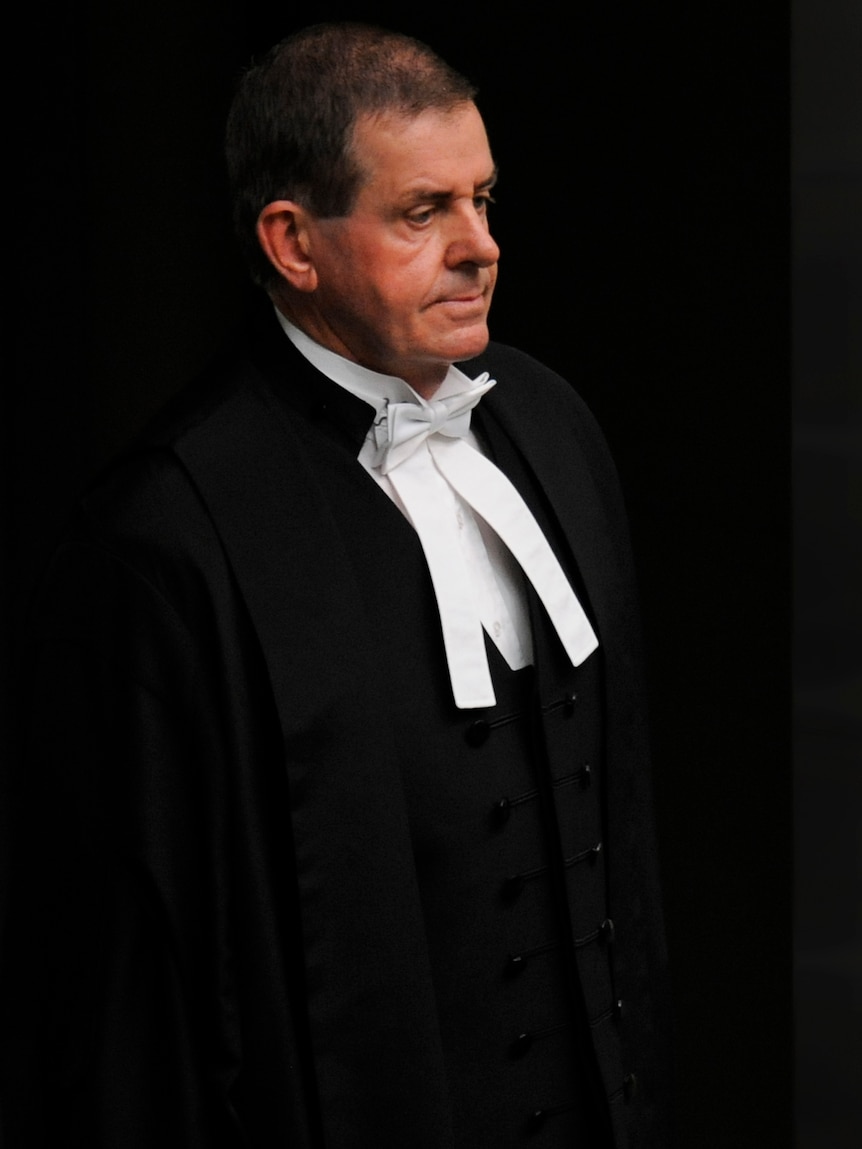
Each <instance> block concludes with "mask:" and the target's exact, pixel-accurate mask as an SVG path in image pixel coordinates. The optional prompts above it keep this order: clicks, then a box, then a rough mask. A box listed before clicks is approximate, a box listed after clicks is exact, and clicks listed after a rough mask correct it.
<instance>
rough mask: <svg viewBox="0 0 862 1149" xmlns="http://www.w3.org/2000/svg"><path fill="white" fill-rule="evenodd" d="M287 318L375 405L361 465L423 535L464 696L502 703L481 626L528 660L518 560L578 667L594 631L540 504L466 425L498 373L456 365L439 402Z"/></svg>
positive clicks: (299, 340)
mask: <svg viewBox="0 0 862 1149" xmlns="http://www.w3.org/2000/svg"><path fill="white" fill-rule="evenodd" d="M279 320H280V322H281V324H282V327H283V328H284V330H285V332H286V333H287V335H288V336H289V338H290V339H291V341H292V342H293V343H294V344H295V345H296V347H297V348H298V350H299V351H301V352H302V353H303V354H304V355H305V356H306V357H307V358H308V359H309V360H310V361H311V362H312V363H313V364H314V365H315V366H316V367H317V368H318V369H319V370H320V371H322V372H323V373H324V374H325V375H326V376H328V378H330V379H332V380H333V382H335V383H338V384H339V385H341V386H343V387H345V388H346V389H347V390H348V391H350V392H351V393H352V394H354V395H357V396H358V397H359V398H361V399H364V400H365V401H366V402H367V403H369V404H371V406H373V407H374V409H375V412H376V415H375V417H374V420H373V423H372V425H371V428H370V430H369V432H368V435H367V437H366V440H365V443H364V444H363V447H362V450H361V451H360V453H359V462H360V463H361V464H362V465H363V466H364V467H365V468H366V469H367V470H368V471H369V472H370V473H371V474H372V475H373V476H374V477H375V479H376V480H377V481H378V483H379V484H380V485H381V486H382V487H383V488H384V489H385V490H387V492H388V493H389V494H390V496H391V497H392V498H393V500H394V501H395V503H396V504H397V505H398V506H400V508H401V510H402V511H403V513H404V514H405V515H406V516H407V518H408V519H409V520H410V522H411V523H412V524H413V526H414V528H415V529H416V532H417V534H418V536H419V541H420V543H421V545H422V549H423V551H424V553H425V558H426V561H427V563H428V569H429V573H430V575H431V581H432V584H433V587H434V593H435V595H436V598H437V606H438V610H439V612H440V623H441V628H442V633H443V642H444V646H445V650H446V658H447V662H448V666H449V676H450V679H451V684H452V692H453V695H454V698H455V703H456V705H457V706H458V707H459V708H461V709H471V708H476V707H486V706H493V705H494V702H495V701H496V699H495V696H494V688H493V684H492V681H491V672H490V669H489V667H488V658H487V653H486V649H485V641H484V636H483V629H484V630H485V631H487V633H488V634H489V636H490V637H491V638H492V640H493V641H494V642H495V643H496V645H497V646H498V648H499V649H500V651H501V653H502V654H503V656H504V658H505V659H506V661H507V662H508V664H509V666H510V667H512V669H518V668H519V667H521V666H526V665H529V664H530V663H531V662H532V638H531V634H530V627H529V619H528V615H527V607H526V596H525V595H524V590H523V583H522V577H523V576H521V575H520V572H519V571H518V569H517V568H518V567H520V571H522V572H523V575H525V576H526V577H527V578H528V579H529V580H530V582H531V583H532V584H533V587H534V589H535V591H536V593H537V595H538V596H539V598H540V600H541V601H542V603H543V605H544V607H545V610H546V611H547V612H548V616H549V617H550V619H551V622H552V623H553V625H554V628H555V629H556V631H557V634H558V635H559V638H560V641H561V642H562V644H563V647H564V649H565V651H566V653H567V655H568V657H569V659H570V661H571V662H572V664H573V665H574V666H579V665H580V664H581V663H582V662H583V661H584V659H586V658H587V657H588V656H589V655H590V654H591V653H592V652H593V651H594V650H595V649H596V648H597V646H598V639H597V638H596V635H595V633H594V631H593V628H592V627H591V625H590V622H589V620H588V619H587V617H586V614H585V613H584V610H583V608H582V607H581V604H580V603H579V602H578V599H577V597H576V596H575V593H574V591H573V590H572V588H571V586H570V584H569V582H568V579H567V578H566V576H565V574H564V572H563V570H562V567H561V566H560V564H559V562H558V560H557V558H556V556H555V555H554V553H553V551H552V550H551V547H550V545H549V544H548V541H547V539H546V538H545V536H544V534H543V533H542V530H541V528H540V527H539V525H538V523H537V522H536V520H535V518H534V517H533V514H532V512H531V511H530V510H529V508H528V507H527V505H526V503H525V502H524V500H523V498H522V497H521V495H520V494H519V493H518V491H517V490H516V489H515V487H514V486H513V485H512V483H511V482H510V481H509V479H508V478H507V477H506V476H505V475H504V474H503V472H502V471H501V470H500V469H499V468H498V467H497V466H495V464H494V463H492V462H491V461H490V460H489V459H487V458H486V457H485V456H484V455H483V454H482V452H481V449H480V448H479V445H478V443H477V441H476V438H475V436H474V435H473V433H472V432H471V431H470V414H471V411H472V409H473V408H474V407H475V406H476V404H477V403H478V402H479V400H480V399H481V398H482V396H483V395H484V394H485V393H486V392H487V391H489V390H490V389H491V388H492V387H493V386H494V385H495V381H494V380H493V379H490V378H489V377H488V375H487V374H483V375H481V376H479V378H477V379H475V380H472V381H471V380H469V379H468V378H467V376H465V375H464V374H463V373H462V372H460V371H458V369H457V368H455V367H450V369H449V373H448V375H447V376H446V378H445V379H444V381H443V383H442V384H441V386H440V388H439V389H438V391H437V392H436V394H435V397H434V399H432V400H430V401H429V400H425V399H423V398H422V397H421V396H419V395H417V394H416V392H414V391H413V389H412V388H411V387H409V386H408V384H407V383H405V381H404V380H403V379H398V378H396V377H394V376H390V375H381V374H379V373H378V372H375V371H370V370H368V369H367V368H364V367H361V366H360V365H359V364H356V363H352V362H350V361H348V360H346V359H344V358H342V357H341V356H339V355H336V354H335V353H334V352H332V351H329V350H328V349H326V348H324V347H321V346H320V345H319V344H317V343H314V341H313V340H311V339H309V338H308V336H306V335H305V334H304V333H303V332H301V331H299V330H298V329H297V328H296V327H295V326H293V325H292V324H290V323H289V322H288V321H287V320H286V319H284V317H283V316H282V315H280V314H279ZM501 544H502V545H501ZM512 556H514V559H515V560H517V562H516V563H515V562H513V559H512Z"/></svg>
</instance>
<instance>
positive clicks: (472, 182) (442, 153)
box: [298, 104, 499, 395]
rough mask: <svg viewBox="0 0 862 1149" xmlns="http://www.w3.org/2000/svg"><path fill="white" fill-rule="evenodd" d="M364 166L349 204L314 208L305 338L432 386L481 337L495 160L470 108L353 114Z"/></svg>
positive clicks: (490, 258)
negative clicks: (342, 211)
mask: <svg viewBox="0 0 862 1149" xmlns="http://www.w3.org/2000/svg"><path fill="white" fill-rule="evenodd" d="M354 149H355V154H356V157H357V159H358V160H359V163H360V165H361V167H362V169H363V171H364V173H365V179H364V181H363V183H362V185H361V188H360V190H359V193H358V196H357V199H356V202H355V205H354V207H353V210H352V211H351V212H350V214H349V215H348V216H345V217H343V218H340V219H316V218H313V217H312V218H311V219H310V221H309V224H308V243H309V252H310V257H311V260H312V261H313V263H314V267H315V270H316V273H317V275H316V287H315V289H314V290H313V291H312V292H310V293H308V294H307V295H306V296H305V298H304V299H303V301H302V302H303V303H304V304H305V305H306V307H307V308H308V310H307V311H305V312H304V315H303V316H298V318H300V319H301V321H302V319H303V318H304V320H305V321H304V322H302V325H303V326H304V327H305V328H306V330H307V331H308V334H310V335H311V336H312V337H313V338H315V339H316V340H317V341H318V342H320V343H322V344H323V345H324V346H326V347H329V348H331V349H332V350H333V351H337V352H338V353H339V354H341V355H344V356H346V357H347V358H349V359H353V360H354V361H356V362H358V363H361V364H362V365H363V366H365V367H370V368H372V369H373V370H376V371H381V372H383V373H385V374H387V375H397V376H400V377H401V378H402V379H405V380H406V381H407V382H408V383H410V384H411V386H413V387H414V389H415V390H417V391H419V392H420V394H426V395H430V394H433V392H434V390H436V388H437V386H438V385H439V384H440V382H442V380H443V378H444V376H445V374H446V371H447V370H448V367H449V365H450V364H451V363H453V362H456V361H458V360H462V359H469V358H470V357H471V356H473V355H477V354H479V352H481V351H483V350H484V348H485V346H486V345H487V342H488V326H487V317H488V308H489V306H490V303H491V294H492V292H493V290H494V283H495V281H496V278H497V259H498V256H499V248H498V247H497V245H496V243H495V242H494V240H493V239H492V238H491V236H490V234H489V231H488V216H487V210H488V203H489V201H490V189H491V187H492V186H493V184H494V178H495V168H494V161H493V159H492V158H491V152H490V149H489V147H488V139H487V136H486V134H485V128H484V125H483V123H482V118H481V116H480V115H479V112H478V110H477V109H476V107H475V105H473V104H461V105H458V106H457V107H456V108H455V109H453V110H452V111H449V112H441V111H436V110H429V111H425V112H422V113H421V114H420V115H418V116H414V117H405V116H401V115H396V114H385V115H382V116H376V117H364V118H363V119H361V120H360V121H359V122H358V124H357V126H356V129H355V132H354Z"/></svg>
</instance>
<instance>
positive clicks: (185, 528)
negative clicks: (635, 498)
mask: <svg viewBox="0 0 862 1149" xmlns="http://www.w3.org/2000/svg"><path fill="white" fill-rule="evenodd" d="M267 327H268V329H266V330H261V331H260V332H258V333H257V334H256V336H255V338H254V340H253V341H252V343H251V344H250V349H246V350H244V351H243V353H242V354H240V355H237V356H236V357H229V358H227V359H226V360H225V361H224V362H223V363H222V364H221V365H220V367H219V368H218V370H216V371H213V372H211V373H209V374H208V376H207V378H206V380H205V381H204V382H203V386H202V387H201V388H199V389H198V390H197V391H196V392H195V395H194V397H193V399H190V400H184V403H183V405H182V406H181V408H180V409H179V410H175V411H173V412H172V413H171V414H170V416H168V417H166V419H165V420H163V422H162V424H161V426H160V427H159V428H157V429H155V430H154V431H153V432H152V434H150V435H148V437H147V439H146V441H144V442H142V443H141V444H139V446H138V447H137V448H136V449H135V450H134V451H133V452H131V453H130V455H129V456H128V457H126V458H124V459H123V460H121V461H120V462H118V463H116V464H115V465H114V466H113V467H112V468H111V470H110V472H109V473H108V474H107V475H105V476H104V477H103V478H102V479H101V480H100V482H99V483H98V484H97V485H95V486H94V488H93V489H92V490H91V491H90V492H89V494H88V495H87V497H86V498H85V499H84V501H83V504H82V507H81V510H80V514H79V516H78V520H77V522H76V524H75V527H74V530H73V531H72V533H71V536H70V538H69V540H68V541H67V542H66V543H65V544H64V545H63V546H62V547H61V548H60V550H59V551H58V553H57V554H56V555H55V557H54V559H53V562H52V564H51V567H50V570H49V571H48V573H47V577H46V580H45V585H44V588H43V590H42V592H41V595H40V599H39V605H38V609H37V612H36V617H35V620H34V624H33V627H32V632H31V633H32V636H33V637H32V649H31V654H32V663H33V669H32V671H31V672H30V679H31V682H32V689H31V693H30V699H29V709H30V715H31V722H30V727H31V730H32V734H31V738H30V745H29V750H28V762H29V763H30V764H31V765H30V775H29V780H28V784H29V785H30V786H31V787H32V789H33V791H34V793H31V795H30V797H29V805H28V808H29V810H31V811H38V817H37V819H36V820H35V824H34V825H32V826H30V825H29V824H27V823H23V824H27V825H28V829H27V833H26V835H24V837H25V838H26V841H25V843H24V849H23V851H22V853H21V855H20V860H19V862H18V866H19V871H18V875H17V878H16V885H17V888H18V890H19V892H20V891H22V890H27V891H28V894H27V898H26V901H27V902H28V905H29V908H30V910H31V911H33V910H34V908H35V909H36V912H35V913H33V914H32V920H31V921H30V922H29V923H28V924H27V926H26V927H24V926H17V927H16V929H15V937H14V939H13V941H12V944H11V946H10V949H11V951H12V957H11V958H10V963H9V966H10V969H11V977H12V978H14V979H15V984H16V986H17V987H18V988H17V989H16V991H15V996H16V998H17V1003H18V1009H17V1013H18V1016H19V1022H20V1019H21V1017H23V1020H24V1025H23V1027H21V1026H20V1025H19V1027H18V1028H15V1029H13V1030H12V1032H13V1033H14V1034H15V1037H14V1039H13V1042H12V1043H11V1059H10V1060H11V1062H12V1066H13V1068H12V1071H11V1072H12V1078H13V1089H12V1090H10V1094H11V1093H12V1092H13V1091H14V1095H15V1101H13V1102H12V1103H11V1104H10V1109H11V1112H12V1114H13V1119H12V1121H11V1122H10V1128H11V1130H12V1136H11V1144H12V1145H13V1146H15V1145H17V1144H18V1143H19V1138H20V1144H23V1145H29V1144H32V1145H34V1146H35V1145H42V1144H45V1145H51V1146H57V1147H60V1146H65V1145H69V1146H78V1145H80V1146H84V1145H86V1146H90V1147H94V1149H96V1147H100V1146H105V1147H111V1149H114V1147H115V1149H139V1147H140V1149H144V1147H147V1149H149V1147H151V1146H157V1145H164V1144H169V1145H178V1146H180V1145H181V1146H184V1147H188V1149H193V1147H196V1146H201V1147H206V1149H214V1147H216V1146H249V1147H255V1149H256V1147H258V1146H260V1147H261V1149H262V1147H264V1146H266V1147H269V1146H275V1145H283V1146H285V1147H287V1146H290V1147H291V1149H312V1147H314V1149H320V1147H322V1146H323V1145H326V1146H328V1147H329V1149H348V1147H349V1149H370V1147H372V1146H374V1147H375V1149H377V1147H383V1146H387V1147H389V1146H391V1147H393V1149H395V1147H399V1146H405V1147H406V1146H408V1145H409V1146H410V1147H411V1149H445V1146H447V1145H449V1144H450V1143H451V1136H452V1134H451V1112H450V1107H449V1101H448V1097H447V1085H446V1078H445V1071H444V1066H443V1058H442V1054H441V1046H440V1037H439V1026H438V1022H437V1018H436V1014H435V1010H436V1006H435V1000H434V995H433V990H432V986H431V976H430V969H429V958H428V952H427V945H426V940H425V933H424V927H423V920H422V909H421V904H420V899H419V896H418V892H417V881H416V874H415V867H414V858H413V852H412V843H411V833H410V827H409V824H408V817H407V810H406V803H405V800H404V794H403V779H402V774H401V766H402V764H401V763H400V762H399V757H398V753H397V750H396V745H397V738H396V730H397V724H398V723H399V721H401V719H402V716H401V715H399V713H398V707H397V706H394V705H393V696H395V697H397V692H396V691H394V690H393V687H392V683H391V681H389V680H388V679H387V667H388V665H390V664H389V663H388V661H387V655H386V651H385V650H381V649H380V647H379V643H380V640H381V631H382V632H383V633H384V634H385V635H386V636H388V640H389V641H395V642H397V641H398V638H397V636H398V630H399V628H398V620H399V618H401V617H404V615H405V612H415V611H419V612H420V614H422V615H423V617H424V616H427V619H426V620H425V622H424V623H423V625H426V626H427V629H428V631H429V633H431V634H433V635H434V637H433V638H432V639H431V640H430V641H429V647H431V648H432V650H433V653H432V656H431V657H430V658H429V655H428V650H427V649H425V650H422V651H419V652H413V651H411V650H403V651H400V652H399V653H398V660H400V661H398V660H396V664H397V665H398V666H399V669H400V674H401V676H402V677H403V678H404V680H405V681H410V682H411V685H412V683H413V682H415V684H416V690H417V691H419V692H423V691H433V690H434V689H435V687H434V683H435V682H439V681H445V661H444V659H443V654H442V643H441V642H440V640H439V635H438V634H437V631H439V626H438V625H437V623H436V615H435V608H434V602H433V595H432V594H431V592H430V587H429V586H427V585H424V582H427V576H423V580H424V582H423V585H422V586H421V587H417V586H415V585H405V578H407V577H408V572H412V571H415V570H416V569H417V568H416V567H415V565H414V566H412V567H411V566H409V564H408V565H405V564H406V563H407V558H405V559H404V561H403V562H402V558H401V556H402V554H403V555H405V556H410V562H413V563H415V559H416V555H415V553H413V552H411V548H414V550H416V549H418V543H416V541H415V536H413V535H412V531H411V529H410V528H409V525H408V524H407V523H406V522H405V520H404V519H403V517H402V516H401V515H400V512H398V511H397V509H396V508H395V507H394V505H392V504H391V503H389V501H388V500H387V499H386V496H385V495H384V494H383V493H382V492H381V491H380V490H379V488H377V486H376V484H374V482H373V480H371V479H370V477H369V476H368V475H366V474H365V472H364V471H363V470H362V468H361V467H360V466H359V465H358V463H357V462H356V456H357V454H358V451H359V446H360V444H361V442H362V439H363V436H364V434H365V431H366V430H367V426H368V417H369V413H370V412H369V408H367V407H366V406H365V405H364V404H362V403H361V402H360V401H358V400H356V399H354V398H353V397H352V396H349V395H347V394H346V393H345V392H343V391H342V390H341V389H339V388H337V387H336V386H335V385H334V384H331V383H330V382H329V381H328V380H326V379H324V378H323V377H322V376H320V375H319V373H318V372H316V371H315V370H314V368H312V367H311V366H310V365H309V364H308V363H307V362H306V361H305V360H304V359H303V358H302V357H301V356H299V355H298V353H297V352H296V351H295V350H294V349H293V348H292V347H291V346H289V345H288V342H287V341H286V340H285V339H284V338H283V337H282V336H281V333H280V332H277V331H276V330H275V326H274V324H273V323H269V324H268V325H267V324H265V325H264V328H267ZM463 368H464V370H465V371H466V372H467V373H468V374H470V375H474V374H478V373H479V372H480V371H483V370H487V371H490V373H491V374H492V376H493V377H494V378H495V379H497V381H498V382H497V386H496V387H495V388H494V389H493V390H492V391H491V392H490V393H489V394H488V395H487V396H486V397H485V398H484V400H483V403H482V405H481V406H480V408H479V409H478V411H477V412H476V415H475V417H474V418H475V425H476V427H477V430H478V431H479V433H480V434H481V435H483V436H484V438H485V440H486V441H487V443H488V444H489V445H490V448H491V450H492V452H496V453H497V454H498V455H500V454H502V455H503V456H505V454H506V452H507V451H508V452H512V451H514V452H515V453H516V454H517V457H518V459H519V461H520V465H521V466H522V467H525V468H526V469H527V470H528V471H529V472H530V474H531V476H532V478H533V480H534V486H533V487H532V488H531V490H530V491H529V492H527V491H524V492H523V493H524V495H525V497H528V499H529V500H530V501H531V502H532V503H533V505H534V508H535V510H536V513H537V514H540V515H543V516H545V517H549V519H550V520H553V524H554V528H555V531H556V533H557V537H558V538H560V539H563V540H565V543H564V545H563V549H565V554H561V555H560V557H561V561H564V565H566V566H567V567H568V568H569V569H570V570H572V571H574V572H576V577H577V579H578V580H579V581H578V590H579V594H580V595H581V596H583V601H585V602H586V603H588V606H589V610H590V613H591V617H592V619H593V622H594V625H595V627H596V630H597V633H598V635H599V639H600V643H601V652H602V658H603V665H604V691H605V697H604V699H603V707H604V715H605V723H604V728H605V746H604V771H605V783H604V795H603V802H604V809H603V818H604V819H605V825H604V827H603V833H604V841H605V844H606V850H605V863H604V864H605V865H606V874H607V900H608V907H609V916H612V917H613V920H614V922H615V923H616V940H615V944H614V953H613V971H614V972H613V976H614V987H615V992H617V993H618V994H619V996H620V997H621V998H622V999H624V1000H625V1003H626V1010H625V1018H624V1021H623V1022H622V1023H621V1024H620V1027H619V1033H620V1037H619V1041H620V1045H621V1048H622V1051H623V1054H622V1056H623V1062H624V1065H625V1067H626V1069H627V1070H628V1069H630V1070H631V1072H630V1073H629V1074H628V1076H627V1077H626V1078H625V1080H606V1081H605V1082H604V1089H605V1093H606V1095H607V1097H608V1098H610V1099H611V1103H610V1112H611V1116H612V1120H613V1128H614V1135H615V1140H616V1144H617V1146H618V1147H619V1149H622V1147H623V1146H631V1147H632V1149H634V1147H636V1146H650V1147H653V1149H666V1146H667V1144H668V1142H667V1136H668V1134H667V1132H666V1117H667V1108H668V1102H669V1098H668V1093H669V1084H668V1080H667V1063H666V1057H665V1042H666V1036H665V1034H666V1029H667V1025H668V1021H669V1018H668V1016H667V1001H666V985H665V964H666V963H665V952H664V943H663V935H662V925H661V913H660V904H659V893H658V882H657V874H656V854H655V845H654V840H653V825H652V811H651V799H650V786H649V762H648V752H647V738H646V729H645V725H646V724H645V713H644V705H643V690H642V685H641V681H640V666H639V662H640V659H639V652H638V620H637V613H636V606H635V601H634V590H633V578H632V569H631V563H630V558H629V553H628V543H627V535H626V527H625V517H624V511H623V506H622V500H621V497H620V493H619V490H618V485H617V480H616V476H615V472H614V468H613V465H612V463H611V461H610V459H609V456H608V453H607V450H606V447H605V445H604V442H603V440H602V437H601V435H600V433H599V431H598V429H597V428H596V426H595V423H594V421H593V419H592V417H591V416H590V414H589V412H588V411H587V410H586V408H585V407H584V405H583V404H582V402H581V401H580V400H579V399H578V398H577V396H576V395H575V393H574V392H573V391H572V389H571V388H570V387H569V386H568V384H566V383H565V382H564V381H563V380H561V379H560V378H559V377H557V376H555V375H554V374H553V373H551V372H550V371H548V370H547V369H546V368H544V367H542V366H541V365H539V364H538V363H536V362H535V361H534V360H532V359H530V358H528V357H527V356H524V355H522V354H521V353H519V352H516V351H514V350H512V349H510V348H506V347H502V346H499V345H493V344H492V345H491V346H490V347H489V349H488V351H487V352H486V353H485V354H484V355H483V356H481V357H479V358H478V359H477V360H475V361H473V362H471V363H469V364H465V365H463ZM513 479H514V475H513ZM537 490H538V491H540V492H543V493H544V497H539V500H538V501H539V502H540V503H541V506H539V505H537V495H536V491H537ZM345 500H346V502H347V504H348V505H349V506H350V507H352V508H353V507H355V511H356V513H355V514H345V513H343V508H344V505H345ZM381 501H382V502H381ZM336 505H337V506H338V507H339V508H340V509H341V513H339V514H337V515H336V514H334V513H333V506H336ZM364 507H373V509H374V516H375V517H374V522H375V529H374V535H373V537H369V517H368V516H367V515H365V514H364V513H363V508H364ZM380 556H386V561H384V562H381V560H380ZM368 562H374V563H375V564H376V566H375V577H376V578H377V579H378V582H380V583H381V586H380V595H381V597H380V600H379V602H383V603H385V604H386V607H385V611H386V619H385V625H381V618H380V613H379V610H380V607H379V602H377V603H376V604H374V605H373V606H372V604H370V603H369V602H368V600H367V596H363V593H362V592H361V589H360V588H361V586H362V585H363V584H362V580H361V579H360V578H358V577H357V569H358V568H357V564H362V563H368ZM410 577H411V578H412V577H413V576H412V574H411V575H410ZM411 660H412V661H411ZM435 715H436V709H435V706H433V705H430V706H428V707H427V708H424V707H423V706H416V707H414V708H413V713H412V715H411V718H412V720H413V721H415V722H416V723H417V724H418V726H419V729H417V731H416V736H417V738H419V739H421V738H422V737H423V730H422V728H421V727H422V723H423V722H433V721H435V720H436V717H435ZM25 929H26V931H27V932H26V934H25V933H24V931H25ZM25 939H26V940H25ZM599 1004H600V1003H596V1008H598V1005H599ZM588 1005H589V1003H588ZM405 1019H409V1024H405ZM22 1030H23V1032H22ZM28 1043H29V1048H28ZM34 1066H35V1067H36V1068H34ZM16 1074H17V1076H16ZM635 1080H637V1088H636V1089H634V1083H635ZM34 1081H37V1082H38V1089H37V1090H36V1092H35V1099H34V1093H33V1083H34ZM477 1149H482V1147H477ZM489 1149H495V1147H489Z"/></svg>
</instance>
